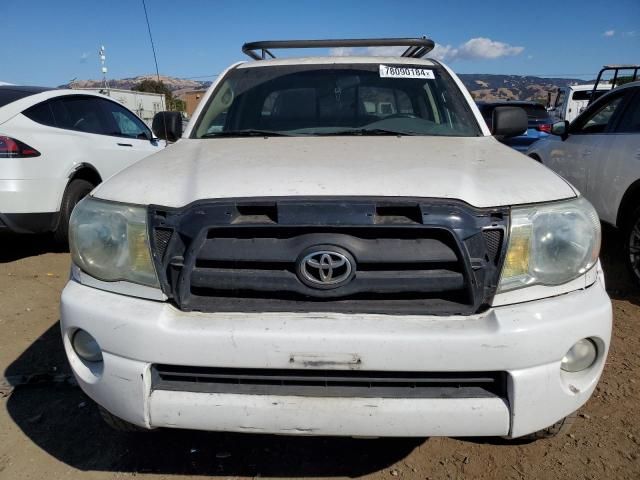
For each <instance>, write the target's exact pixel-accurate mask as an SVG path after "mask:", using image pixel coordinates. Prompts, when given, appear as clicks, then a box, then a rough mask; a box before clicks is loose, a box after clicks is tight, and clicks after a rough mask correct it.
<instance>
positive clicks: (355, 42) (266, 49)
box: [242, 37, 435, 60]
mask: <svg viewBox="0 0 640 480" xmlns="http://www.w3.org/2000/svg"><path fill="white" fill-rule="evenodd" d="M434 46H435V43H434V42H433V40H431V39H429V38H427V37H422V38H353V39H341V40H340V39H333V40H265V41H261V42H249V43H245V44H244V45H243V46H242V52H243V53H246V54H247V55H249V56H250V57H251V58H253V59H254V60H264V59H266V58H267V55H268V56H269V57H271V58H276V56H275V55H274V54H273V53H271V51H270V49H276V48H336V47H407V49H406V50H405V51H404V52H403V53H402V55H401V56H402V57H412V58H422V57H424V56H425V55H426V54H427V53H429V52H430V51H431V50H433V47H434ZM256 50H260V51H261V53H260V54H258V53H257V52H256Z"/></svg>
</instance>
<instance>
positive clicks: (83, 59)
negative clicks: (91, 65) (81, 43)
mask: <svg viewBox="0 0 640 480" xmlns="http://www.w3.org/2000/svg"><path fill="white" fill-rule="evenodd" d="M88 58H89V54H88V53H87V52H84V53H83V54H82V55H80V63H87V60H88Z"/></svg>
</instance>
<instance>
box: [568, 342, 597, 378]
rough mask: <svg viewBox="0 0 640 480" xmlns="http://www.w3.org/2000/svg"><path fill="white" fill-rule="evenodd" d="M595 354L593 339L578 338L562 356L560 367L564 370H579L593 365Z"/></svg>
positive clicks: (595, 348)
mask: <svg viewBox="0 0 640 480" xmlns="http://www.w3.org/2000/svg"><path fill="white" fill-rule="evenodd" d="M597 356H598V349H597V347H596V344H595V343H593V340H591V339H589V338H583V339H582V340H578V341H577V342H576V343H575V345H574V346H573V347H571V348H570V349H569V351H568V352H567V353H566V355H565V356H564V357H563V358H562V363H561V364H560V368H562V370H564V371H565V372H581V371H582V370H586V369H587V368H589V367H590V366H591V365H593V364H594V362H595V361H596V357H597Z"/></svg>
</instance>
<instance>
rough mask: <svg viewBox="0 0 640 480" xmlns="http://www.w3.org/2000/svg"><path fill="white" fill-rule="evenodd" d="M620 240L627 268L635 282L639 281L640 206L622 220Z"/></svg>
mask: <svg viewBox="0 0 640 480" xmlns="http://www.w3.org/2000/svg"><path fill="white" fill-rule="evenodd" d="M622 241H623V242H624V245H623V247H624V254H625V256H624V258H625V263H626V264H627V268H628V269H629V271H630V272H631V275H633V279H634V280H635V281H636V283H640V207H638V208H636V209H635V210H634V211H633V212H632V213H631V215H628V216H627V217H626V218H625V219H624V220H623V224H622Z"/></svg>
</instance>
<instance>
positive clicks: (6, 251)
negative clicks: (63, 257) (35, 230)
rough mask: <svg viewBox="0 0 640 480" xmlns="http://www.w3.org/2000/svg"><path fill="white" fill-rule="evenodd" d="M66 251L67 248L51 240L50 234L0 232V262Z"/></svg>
mask: <svg viewBox="0 0 640 480" xmlns="http://www.w3.org/2000/svg"><path fill="white" fill-rule="evenodd" d="M66 251H68V250H67V249H65V248H64V247H62V246H60V245H58V244H56V243H55V242H54V241H53V236H52V235H50V234H41V235H13V234H0V264H2V263H9V262H13V261H15V260H20V259H22V258H27V257H34V256H37V255H42V254H43V253H60V252H66Z"/></svg>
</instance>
